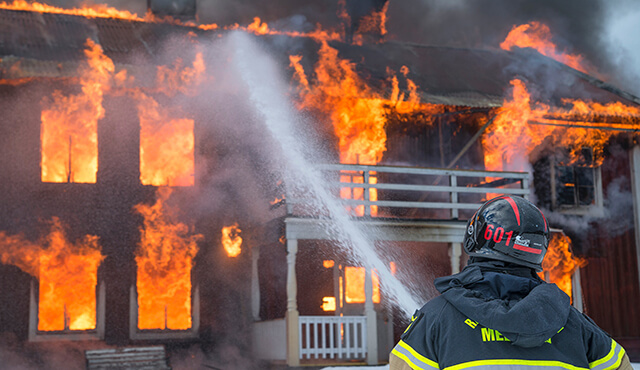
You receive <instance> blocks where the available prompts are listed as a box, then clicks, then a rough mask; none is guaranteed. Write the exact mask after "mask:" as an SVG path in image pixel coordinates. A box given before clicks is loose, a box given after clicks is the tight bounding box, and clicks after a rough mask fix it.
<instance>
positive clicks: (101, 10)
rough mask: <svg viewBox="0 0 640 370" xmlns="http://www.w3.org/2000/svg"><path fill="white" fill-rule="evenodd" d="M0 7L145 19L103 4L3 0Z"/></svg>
mask: <svg viewBox="0 0 640 370" xmlns="http://www.w3.org/2000/svg"><path fill="white" fill-rule="evenodd" d="M0 9H8V10H28V11H32V12H38V13H53V14H69V15H79V16H83V17H88V18H117V19H129V20H134V21H144V20H145V19H143V18H140V17H138V15H137V14H135V13H131V12H128V11H126V10H118V9H115V8H112V7H109V6H106V5H103V4H93V5H85V6H83V7H82V8H73V9H63V8H58V7H55V6H51V5H47V4H43V3H38V2H27V1H25V0H14V1H13V2H12V3H7V2H5V1H3V2H2V3H0Z"/></svg>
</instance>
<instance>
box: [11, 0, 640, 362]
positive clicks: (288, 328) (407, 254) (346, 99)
mask: <svg viewBox="0 0 640 370" xmlns="http://www.w3.org/2000/svg"><path fill="white" fill-rule="evenodd" d="M373 3H375V4H373V6H374V11H373V12H371V13H370V14H369V16H368V17H367V16H363V17H358V18H357V20H355V21H354V20H351V18H350V15H349V13H348V10H349V9H351V8H352V7H353V3H352V2H349V1H347V2H341V5H342V7H341V9H342V10H343V11H344V13H341V19H343V20H345V21H349V22H352V23H350V26H351V27H350V28H348V30H343V31H342V32H340V31H328V30H323V29H316V30H314V31H312V32H307V33H302V32H284V31H276V30H273V29H270V27H269V26H268V25H267V24H266V23H264V22H261V21H260V19H255V20H254V22H253V23H252V24H250V25H248V26H246V27H245V26H239V25H232V26H218V25H197V24H196V23H194V21H193V20H191V19H190V17H191V15H192V14H191V12H192V10H191V8H189V9H187V10H185V14H186V15H187V16H185V17H180V18H177V19H167V18H163V17H160V16H158V15H155V16H154V15H153V14H151V13H149V14H148V15H147V16H145V17H138V16H137V15H134V14H131V13H127V12H119V11H115V10H113V9H97V10H96V9H87V8H85V9H82V10H77V11H67V10H60V9H57V8H53V7H46V6H43V7H33V6H29V5H28V4H23V3H22V2H14V3H12V4H10V5H7V4H4V5H3V6H2V7H0V8H1V9H0V19H2V26H3V27H5V28H6V29H7V30H10V31H11V32H5V33H3V36H2V40H1V41H2V42H1V43H0V58H1V60H0V73H1V75H0V78H1V79H2V80H0V82H1V83H0V105H2V111H3V112H4V113H5V114H4V116H3V121H2V123H1V127H2V130H3V136H2V137H3V139H2V140H3V144H2V146H1V148H2V151H3V154H4V155H3V156H2V157H1V158H2V159H1V160H0V168H1V169H2V172H3V175H4V176H3V179H2V180H0V187H1V188H2V190H3V191H2V193H0V199H2V203H1V204H3V207H4V209H3V213H2V216H0V259H1V261H2V264H1V265H0V279H1V281H2V286H1V288H0V298H1V299H0V301H1V302H11V304H5V303H3V304H0V323H2V325H0V327H1V328H2V330H3V332H7V333H11V335H13V336H15V337H16V338H18V339H19V340H20V341H23V342H42V341H68V340H79V341H89V342H92V343H93V344H91V345H90V346H88V348H89V347H91V348H93V347H96V346H97V347H100V346H103V347H110V346H120V347H122V346H131V345H142V344H150V343H153V344H157V343H162V344H165V345H167V346H169V347H171V348H172V349H174V350H179V349H181V348H184V347H188V346H190V345H194V344H195V345H200V346H201V348H203V349H205V350H206V351H209V353H215V351H216V348H221V347H224V346H230V345H232V346H236V347H239V348H240V349H241V350H244V351H247V353H250V354H251V356H249V357H253V358H255V361H256V362H257V361H259V360H265V361H269V362H272V363H286V364H287V365H299V364H300V363H310V364H313V363H320V362H323V361H329V360H331V361H334V362H335V361H356V362H367V363H378V362H384V361H386V359H387V357H386V356H387V354H388V352H389V350H390V349H391V346H392V345H393V343H394V342H395V341H396V340H397V337H398V335H399V333H400V332H401V330H402V328H403V327H404V325H406V322H404V321H403V320H404V319H406V317H405V316H406V315H405V312H402V310H400V309H398V307H397V306H398V305H400V306H402V304H400V303H399V302H397V300H398V299H399V298H398V296H395V295H394V294H392V292H391V291H390V289H392V288H390V287H393V285H389V284H388V281H389V280H390V279H395V280H398V281H401V282H403V283H406V284H407V285H411V283H412V279H416V277H417V278H418V279H419V280H426V281H431V280H432V278H433V277H435V276H438V275H444V274H449V273H452V272H456V271H459V270H460V269H461V268H462V267H463V266H464V263H465V261H464V258H463V256H462V252H461V245H460V243H461V241H462V231H463V229H464V225H465V222H466V219H467V218H468V217H469V216H471V212H473V210H474V209H475V208H477V205H478V204H479V203H480V202H482V201H483V200H485V199H487V198H489V197H491V196H492V194H496V193H509V194H515V195H521V196H526V197H530V196H531V197H535V198H536V199H537V202H538V204H539V205H540V206H541V207H543V208H544V209H545V210H547V212H548V213H549V214H550V215H551V216H550V217H549V218H550V224H551V226H552V227H553V231H554V242H553V243H552V245H553V248H552V250H551V251H550V252H549V258H548V260H547V261H546V265H545V274H544V277H545V279H547V280H548V281H552V282H555V283H557V284H558V285H559V286H560V287H561V288H562V289H563V290H564V291H565V292H567V294H569V295H571V296H572V297H573V304H574V306H576V307H578V308H579V309H582V310H585V311H586V312H587V313H589V314H590V315H591V316H592V317H593V318H594V319H595V320H596V321H597V322H598V323H599V324H601V325H602V326H603V327H604V328H605V329H606V330H608V331H609V332H610V333H611V334H612V335H613V336H614V337H616V340H618V341H619V342H620V343H621V344H623V345H625V347H626V348H627V349H628V350H629V353H630V354H632V355H633V354H634V353H637V352H634V351H638V346H637V343H638V342H637V341H638V338H640V332H638V331H637V330H638V328H639V327H640V323H637V322H631V323H629V320H634V317H635V316H634V315H632V314H631V313H632V312H633V310H634V307H637V306H638V304H640V292H639V289H638V285H639V281H638V272H637V271H638V263H637V257H636V256H637V255H638V253H637V248H638V247H637V244H638V242H637V241H636V238H637V234H638V233H639V231H638V230H640V226H639V225H637V223H638V220H637V217H634V216H633V215H637V213H638V211H637V209H638V207H639V206H640V203H639V202H638V201H637V198H638V197H637V194H638V193H639V192H640V190H638V189H637V186H638V185H637V184H638V181H637V178H636V173H638V171H637V170H636V167H637V163H639V162H640V157H639V156H640V149H638V146H637V137H636V136H635V132H636V131H637V128H638V125H640V99H638V98H637V97H635V96H633V95H631V94H628V93H626V92H624V91H621V90H619V89H617V88H615V87H613V86H611V85H608V84H606V83H605V82H603V81H601V80H599V79H597V78H595V77H593V76H592V74H590V73H591V72H590V71H589V69H588V68H587V67H584V66H583V65H582V64H581V60H580V58H577V57H575V56H571V55H567V54H566V53H559V52H557V50H556V49H554V48H553V45H552V44H551V43H550V42H551V41H550V36H549V35H548V32H549V30H548V29H545V26H544V25H541V24H533V23H532V24H529V25H524V26H522V27H520V28H518V27H516V28H514V30H513V31H512V33H510V35H509V37H507V39H506V40H505V41H504V43H503V44H502V45H499V46H500V47H501V48H498V46H495V47H493V48H487V49H468V48H448V47H435V46H428V45H416V44H409V43H402V42H382V41H383V40H384V32H383V31H384V15H385V12H386V8H387V6H388V2H386V1H377V2H373ZM107 10H108V11H107ZM183 15H184V14H183ZM352 15H354V14H353V13H352ZM354 16H355V15H354ZM368 22H373V26H372V25H371V23H368ZM359 30H360V31H359ZM233 31H235V32H244V33H248V34H251V35H252V36H251V38H252V39H253V40H254V41H255V42H256V43H259V44H260V45H261V46H262V47H264V48H265V49H266V50H268V53H269V55H270V57H271V58H272V59H273V60H275V62H276V64H277V65H278V66H279V68H280V69H281V71H282V73H284V74H285V75H287V77H288V78H290V81H291V82H290V89H289V90H288V92H287V93H288V94H289V95H288V96H289V98H290V99H291V101H292V102H293V104H294V105H295V107H296V109H297V110H298V111H299V112H303V113H304V114H305V116H307V117H309V122H312V124H311V125H310V126H313V127H295V129H296V130H299V131H300V135H301V136H304V135H305V134H307V133H308V132H311V131H313V135H314V137H315V138H316V140H317V142H318V146H319V147H322V148H323V149H324V150H325V151H326V152H328V153H329V154H328V155H327V158H325V160H327V161H328V162H333V163H334V164H323V165H320V164H319V163H314V167H316V166H317V167H318V168H319V170H320V171H323V172H322V173H323V174H324V175H323V179H325V180H326V181H327V183H328V184H332V185H331V186H332V187H331V192H332V194H335V195H336V198H337V199H341V201H342V202H344V209H345V211H346V212H347V213H348V214H349V215H350V217H351V219H353V220H355V223H357V224H359V225H360V226H363V225H364V227H365V228H366V229H367V230H375V232H373V231H371V232H370V234H371V235H373V236H372V237H371V241H372V243H371V244H373V249H372V250H371V252H372V253H376V254H379V255H381V256H383V258H380V260H381V262H380V263H379V264H370V263H367V262H366V261H363V259H362V258H358V256H355V257H354V255H353V254H352V253H351V252H350V251H349V250H348V248H347V249H345V248H344V247H338V246H337V245H338V244H340V240H338V239H340V235H338V236H336V234H335V232H333V231H332V229H335V228H336V227H335V226H333V225H331V223H330V221H327V220H330V219H331V217H327V212H328V211H327V210H326V209H323V208H322V207H317V206H315V205H314V204H313V203H308V202H307V200H306V197H308V195H309V192H305V191H304V189H303V187H296V186H292V184H290V183H287V181H291V180H290V179H287V180H285V181H282V180H283V179H282V178H283V177H286V176H282V173H281V172H279V171H282V170H281V168H280V164H276V165H273V163H274V162H275V163H277V162H282V158H278V157H276V155H275V154H273V153H272V152H273V151H272V150H271V147H270V145H271V144H272V143H271V141H272V139H269V138H266V136H268V135H267V134H266V132H267V130H266V129H265V128H264V127H263V126H262V125H260V124H259V123H260V117H258V118H256V116H260V114H256V112H255V108H251V107H250V106H249V103H248V102H247V98H246V96H245V95H244V93H243V89H244V88H245V87H243V86H242V85H243V83H242V82H241V81H239V80H238V79H237V78H235V79H234V77H233V76H232V75H233V73H232V72H231V71H232V70H233V68H234V66H233V65H232V64H233V63H230V62H229V60H231V59H232V58H231V57H230V56H229V54H228V53H226V52H225V49H224V47H222V46H219V45H218V42H220V43H221V42H222V41H224V39H225V38H227V37H228V35H229V33H231V32H233ZM534 31H535V32H534ZM345 32H346V33H345ZM534 33H535V34H537V36H534ZM519 34H521V36H520V37H518V35H519ZM522 35H524V36H526V37H523V36H522ZM523 39H524V40H526V42H525V41H522V40H523ZM347 41H348V42H347ZM534 41H535V42H534ZM536 42H537V43H536ZM540 45H542V46H540ZM532 48H535V49H536V50H532ZM212 50H213V51H212ZM230 76H231V77H230ZM212 86H213V87H212ZM263 146H264V147H265V148H263ZM238 167H243V168H242V170H243V174H242V175H237V174H236V172H237V171H236V170H238ZM245 167H246V169H245ZM274 198H275V200H274ZM615 205H621V207H620V208H619V209H618V210H616V209H615V208H614V206H615ZM632 206H633V207H635V208H632ZM618 214H619V215H621V216H622V215H627V216H629V217H625V219H626V220H627V223H626V224H625V223H622V222H620V221H619V220H620V218H617V217H616V215H618ZM605 216H607V217H605ZM632 221H633V222H632ZM596 230H597V231H598V232H594V231H596ZM496 237H497V236H496ZM571 248H573V252H574V254H572V253H571ZM605 285H606V286H605ZM615 286H622V287H624V292H618V290H617V289H614V288H613V287H615ZM414 290H416V291H415V292H413V293H414V294H415V295H416V296H417V297H419V299H428V298H429V297H431V296H433V294H434V290H433V289H432V287H431V286H430V285H429V284H426V285H425V284H423V286H422V288H420V289H414ZM603 297H608V299H603ZM604 302H606V305H605V303H604ZM611 312H621V313H622V314H619V315H612V314H611ZM622 317H624V318H625V320H627V321H626V323H627V324H626V325H623V322H622ZM230 323H233V324H232V325H231V324H230ZM95 343H99V344H95ZM245 367H247V368H248V367H249V365H246V366H245Z"/></svg>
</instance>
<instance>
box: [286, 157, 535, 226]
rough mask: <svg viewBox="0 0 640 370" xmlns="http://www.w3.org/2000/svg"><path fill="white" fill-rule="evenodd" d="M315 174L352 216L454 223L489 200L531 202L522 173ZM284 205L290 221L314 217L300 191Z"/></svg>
mask: <svg viewBox="0 0 640 370" xmlns="http://www.w3.org/2000/svg"><path fill="white" fill-rule="evenodd" d="M318 169H319V170H320V171H322V173H323V178H324V179H325V180H326V184H327V186H329V188H330V190H331V191H332V192H334V193H335V194H336V196H339V197H340V198H341V201H342V203H343V204H344V205H345V206H346V207H348V208H349V209H350V210H351V211H352V212H353V214H354V215H355V216H365V217H368V216H378V217H385V216H390V217H397V216H398V215H400V216H401V217H402V216H404V217H412V218H451V219H458V218H459V217H460V211H474V210H476V209H477V208H478V207H479V206H480V205H481V204H482V203H483V202H484V201H485V200H486V199H487V198H490V197H491V196H492V194H494V195H495V194H510V195H519V196H523V197H528V196H529V174H528V173H526V172H502V171H499V172H498V171H473V170H450V169H438V168H419V167H396V166H369V165H350V164H325V165H320V166H318ZM286 204H287V212H288V214H289V215H310V213H311V214H313V213H314V212H316V213H317V212H318V210H317V209H316V210H313V207H309V205H310V204H313V203H312V202H311V199H309V194H308V193H305V192H304V191H297V192H295V193H289V192H288V193H287V194H286ZM316 216H317V214H316ZM467 217H468V216H467Z"/></svg>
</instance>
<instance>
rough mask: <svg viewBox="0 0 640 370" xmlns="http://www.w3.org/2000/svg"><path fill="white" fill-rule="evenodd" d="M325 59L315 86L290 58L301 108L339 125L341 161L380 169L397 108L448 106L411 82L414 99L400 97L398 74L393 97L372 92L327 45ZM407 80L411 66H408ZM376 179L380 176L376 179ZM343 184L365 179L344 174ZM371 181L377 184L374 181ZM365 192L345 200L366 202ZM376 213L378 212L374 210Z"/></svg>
mask: <svg viewBox="0 0 640 370" xmlns="http://www.w3.org/2000/svg"><path fill="white" fill-rule="evenodd" d="M319 54H320V57H319V60H318V62H317V64H316V66H315V80H314V81H312V82H310V81H309V79H308V78H307V76H306V74H305V72H304V68H303V67H302V65H301V59H302V57H300V56H290V57H289V61H290V65H291V67H292V68H293V69H294V71H295V72H294V77H295V79H296V80H297V81H298V93H299V96H300V101H299V103H298V108H299V109H301V110H302V109H308V110H313V111H318V112H321V113H322V114H323V115H324V116H326V117H327V118H328V120H329V121H330V122H331V123H332V125H333V130H334V133H335V135H336V137H337V138H338V140H339V142H338V148H339V151H340V162H341V163H348V164H369V165H374V164H377V163H378V162H380V160H382V156H383V153H384V152H385V151H386V149H387V148H386V141H387V135H386V131H385V125H386V124H388V121H387V114H388V113H389V112H390V111H391V110H395V111H396V112H398V113H409V112H412V111H418V110H420V111H430V112H438V111H440V110H441V109H442V108H441V107H438V106H435V105H431V104H421V103H420V102H419V98H418V95H417V86H416V85H415V83H413V82H412V81H411V80H408V84H407V85H408V86H409V97H408V98H407V99H405V94H404V93H400V89H399V87H398V80H397V78H396V76H393V77H392V78H391V84H392V86H393V90H392V92H391V96H390V97H389V98H385V97H383V96H382V95H381V94H379V93H377V92H376V91H375V90H374V89H373V88H371V87H370V86H369V85H368V84H367V83H366V82H365V81H364V80H362V79H361V78H360V76H359V75H358V74H357V72H356V67H355V64H354V63H352V62H350V61H349V60H345V59H341V58H339V57H338V51H337V50H336V49H334V48H331V47H330V46H329V45H328V44H327V43H326V42H322V44H321V48H320V50H319ZM403 73H404V74H405V76H406V73H408V68H406V67H403ZM372 179H374V177H372ZM341 181H343V182H353V183H362V182H363V178H362V176H360V177H358V176H350V175H348V174H347V175H345V176H342V178H341ZM370 183H375V180H372V181H371V182H370ZM363 194H364V191H363V188H354V189H353V190H352V189H350V188H344V189H342V190H341V196H342V197H343V198H352V199H363ZM369 199H370V200H372V201H375V200H377V192H376V189H371V190H370V194H369ZM355 213H356V214H357V215H360V216H361V215H363V214H364V207H362V206H360V207H357V208H356V212H355ZM372 214H373V215H375V214H376V210H375V209H372Z"/></svg>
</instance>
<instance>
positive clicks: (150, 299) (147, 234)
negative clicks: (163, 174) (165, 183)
mask: <svg viewBox="0 0 640 370" xmlns="http://www.w3.org/2000/svg"><path fill="white" fill-rule="evenodd" d="M170 195H171V189H170V188H164V187H163V188H158V191H157V200H156V203H155V204H153V205H151V206H149V205H145V204H138V205H137V206H135V207H134V208H135V210H136V211H137V212H138V213H140V214H141V215H142V216H143V217H144V224H143V227H141V228H140V233H141V239H140V244H139V245H138V249H137V251H136V264H137V266H138V273H137V283H136V287H137V289H138V328H140V329H172V330H185V329H189V328H190V327H191V270H192V268H193V258H194V257H195V255H196V253H197V252H198V246H197V242H198V240H200V239H201V238H202V235H200V234H193V233H192V232H191V231H190V229H189V227H188V226H187V225H185V224H184V223H181V222H179V221H177V219H176V215H175V210H174V209H173V208H172V207H170V206H169V205H168V204H167V200H168V199H169V196H170Z"/></svg>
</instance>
